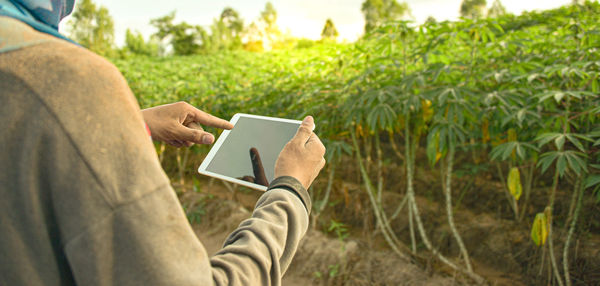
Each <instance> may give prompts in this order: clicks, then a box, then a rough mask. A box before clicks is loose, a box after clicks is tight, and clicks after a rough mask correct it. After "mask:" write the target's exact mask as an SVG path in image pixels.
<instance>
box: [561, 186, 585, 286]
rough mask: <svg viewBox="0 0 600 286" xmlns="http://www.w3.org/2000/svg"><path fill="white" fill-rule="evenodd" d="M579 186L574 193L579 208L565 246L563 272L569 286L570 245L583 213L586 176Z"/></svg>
mask: <svg viewBox="0 0 600 286" xmlns="http://www.w3.org/2000/svg"><path fill="white" fill-rule="evenodd" d="M577 181H578V182H577V183H578V184H576V190H575V192H574V193H573V198H575V197H577V206H576V207H575V212H574V213H573V219H572V221H571V226H570V228H569V234H567V241H565V246H564V248H563V271H564V272H565V282H566V284H567V286H571V277H570V274H569V244H570V243H571V237H572V236H573V233H574V232H575V226H576V225H577V218H579V213H580V212H581V204H582V198H583V189H584V187H583V185H584V183H583V182H585V176H579V178H578V180H577Z"/></svg>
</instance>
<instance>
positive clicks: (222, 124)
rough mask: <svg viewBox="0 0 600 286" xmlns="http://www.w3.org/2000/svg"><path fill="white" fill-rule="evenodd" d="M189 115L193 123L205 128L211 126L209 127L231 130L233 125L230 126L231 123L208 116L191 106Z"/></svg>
mask: <svg viewBox="0 0 600 286" xmlns="http://www.w3.org/2000/svg"><path fill="white" fill-rule="evenodd" d="M189 115H190V116H191V117H192V119H193V120H194V121H196V122H199V123H201V124H203V125H206V126H211V127H216V128H221V129H228V130H229V129H232V128H233V124H231V122H229V121H227V120H224V119H221V118H219V117H216V116H213V115H210V114H208V113H206V112H204V111H202V110H199V109H197V108H195V107H193V106H191V109H190V111H189Z"/></svg>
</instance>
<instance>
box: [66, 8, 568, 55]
mask: <svg viewBox="0 0 600 286" xmlns="http://www.w3.org/2000/svg"><path fill="white" fill-rule="evenodd" d="M363 1H364V0H271V3H273V5H274V6H275V9H276V10H277V13H278V24H279V27H280V29H281V30H282V31H284V32H285V31H289V33H291V34H292V35H293V36H296V37H305V38H310V39H319V38H320V36H321V30H322V29H323V26H324V24H325V21H326V20H327V18H331V19H332V20H333V23H334V24H335V26H336V28H337V29H338V31H339V33H340V38H341V39H344V40H348V41H354V40H356V39H357V38H358V37H359V36H360V35H361V34H362V32H363V29H364V19H363V15H362V13H361V11H360V7H361V4H362V2H363ZM94 2H95V3H96V4H99V5H102V6H105V7H106V8H108V10H109V12H110V14H111V15H112V17H113V19H114V21H115V40H116V43H117V45H119V46H121V45H123V43H124V41H125V31H126V30H127V28H130V29H132V30H137V31H140V32H141V33H142V34H143V35H144V36H146V37H148V36H149V35H151V34H152V33H154V32H155V30H154V28H153V27H152V26H150V24H149V22H150V19H154V18H158V17H161V16H164V15H166V14H168V13H169V12H171V11H176V12H177V17H176V18H175V22H180V21H186V22H188V23H190V24H195V25H202V26H205V27H208V26H210V24H211V23H212V21H213V19H214V18H217V17H219V15H220V14H221V11H222V10H223V8H225V7H228V6H229V7H232V8H234V9H235V10H237V11H238V12H239V13H240V15H241V16H242V18H243V19H244V21H245V23H246V24H249V23H250V22H252V21H254V20H256V19H257V18H258V17H259V16H260V11H262V10H263V9H264V7H265V4H266V2H267V0H218V1H216V0H151V1H148V0H94ZM398 2H402V0H399V1H398ZM405 2H407V3H408V5H409V7H410V8H411V10H412V14H413V16H414V20H415V21H416V22H417V23H422V22H424V21H425V19H427V17H429V16H433V17H435V18H436V19H437V20H438V21H443V20H455V19H457V18H458V16H459V12H458V11H459V8H460V3H461V2H462V0H406V1H405ZM487 2H488V5H491V3H492V2H493V0H488V1H487ZM501 2H502V4H503V5H504V6H505V7H506V9H507V10H508V11H509V12H511V13H514V14H520V13H521V12H522V11H530V10H545V9H551V8H556V7H559V6H562V5H565V4H569V3H571V0H501ZM75 3H76V4H75V5H77V0H76V1H75ZM67 20H68V18H67V19H65V20H63V22H62V24H61V29H62V28H63V27H64V26H65V25H64V24H65V23H66V21H67Z"/></svg>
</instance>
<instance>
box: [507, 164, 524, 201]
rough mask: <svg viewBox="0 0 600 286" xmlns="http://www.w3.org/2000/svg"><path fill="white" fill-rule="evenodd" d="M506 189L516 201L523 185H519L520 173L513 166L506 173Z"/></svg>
mask: <svg viewBox="0 0 600 286" xmlns="http://www.w3.org/2000/svg"><path fill="white" fill-rule="evenodd" d="M508 190H509V191H510V194H511V195H512V196H513V197H514V198H515V200H517V201H518V200H519V198H520V197H521V193H522V192H523V186H522V185H521V174H520V173H519V168H517V167H513V168H512V169H510V172H509V173H508Z"/></svg>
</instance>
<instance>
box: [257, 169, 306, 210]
mask: <svg viewBox="0 0 600 286" xmlns="http://www.w3.org/2000/svg"><path fill="white" fill-rule="evenodd" d="M277 188H280V189H286V190H288V191H290V192H292V193H294V194H295V195H296V196H297V197H298V198H299V199H300V201H302V204H304V207H305V208H306V212H307V213H308V214H309V215H310V210H311V209H312V203H311V201H310V195H309V194H308V191H306V189H305V188H304V186H302V183H300V181H298V179H296V178H294V177H291V176H281V177H278V178H276V179H275V180H273V181H272V182H271V184H270V185H269V188H267V191H269V190H272V189H277Z"/></svg>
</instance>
